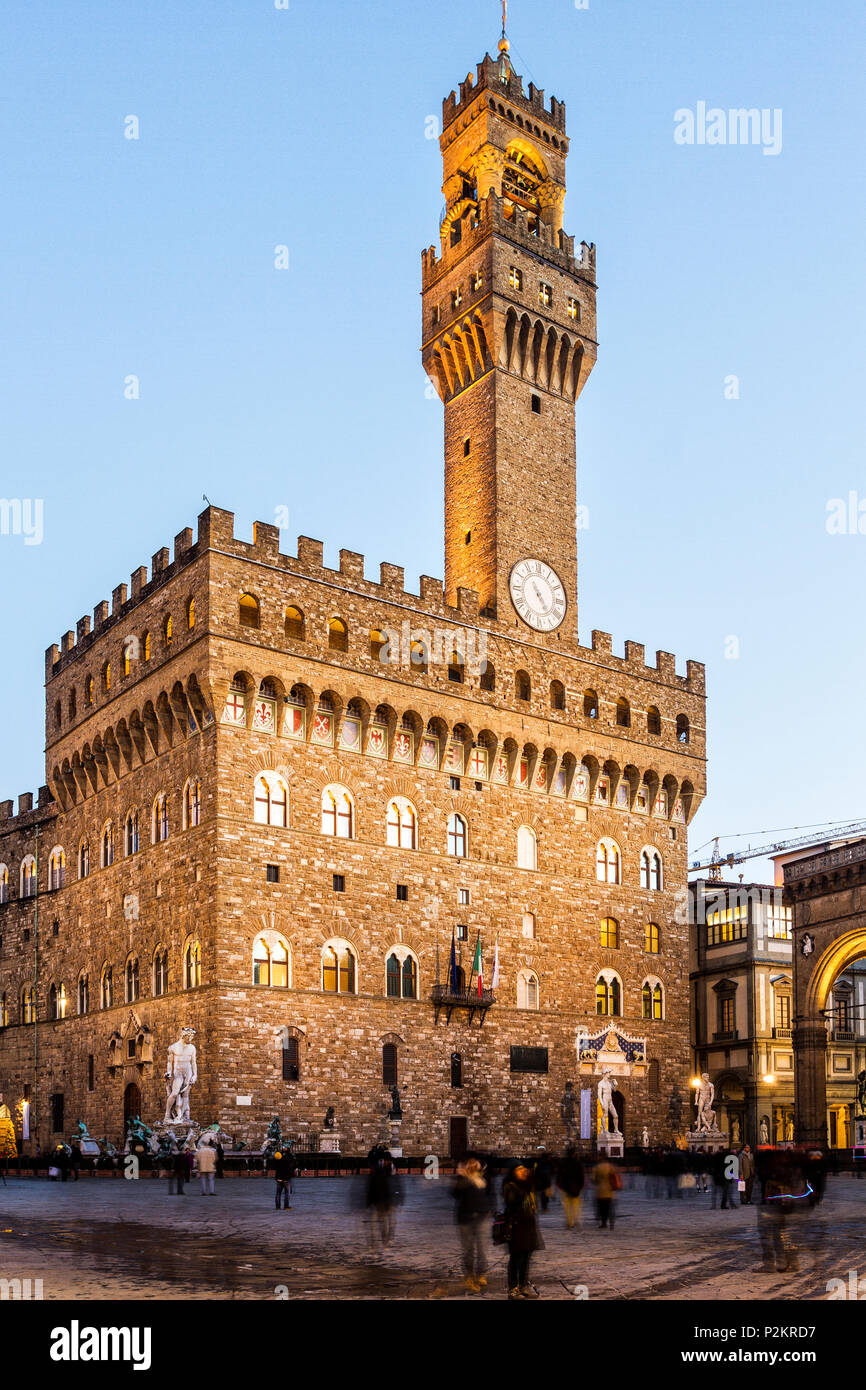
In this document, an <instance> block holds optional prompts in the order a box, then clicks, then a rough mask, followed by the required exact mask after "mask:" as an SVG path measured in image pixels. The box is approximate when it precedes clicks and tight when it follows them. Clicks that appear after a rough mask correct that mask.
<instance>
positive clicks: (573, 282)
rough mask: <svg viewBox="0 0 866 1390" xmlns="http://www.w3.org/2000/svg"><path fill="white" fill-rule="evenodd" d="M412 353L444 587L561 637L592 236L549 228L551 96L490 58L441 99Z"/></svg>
mask: <svg viewBox="0 0 866 1390" xmlns="http://www.w3.org/2000/svg"><path fill="white" fill-rule="evenodd" d="M440 147H441V150H442V158H443V165H444V182H443V192H444V195H445V208H444V211H443V215H442V222H441V226H440V238H441V247H440V250H439V253H438V254H437V253H436V251H435V249H434V248H433V247H430V249H429V250H428V251H425V252H424V253H423V258H422V261H423V264H422V273H423V330H422V339H423V343H422V356H423V362H424V367H425V369H426V371H427V373H428V374H429V376H430V378H431V380H432V382H433V384H434V385H435V387H436V390H437V392H438V393H439V396H440V397H441V399H442V401H443V403H444V406H445V592H446V598H447V600H448V602H450V603H456V600H457V589H458V588H459V587H461V586H462V587H464V588H468V589H475V590H477V592H478V599H479V606H480V608H481V611H482V612H483V613H484V614H486V615H487V616H490V617H495V618H496V619H497V620H498V621H499V622H500V623H503V624H505V625H507V626H508V627H510V628H517V629H519V630H520V632H521V635H522V636H527V637H532V636H533V635H535V636H539V635H544V634H550V635H552V634H554V633H556V635H557V637H565V638H566V639H568V640H571V641H576V640H577V487H576V457H575V428H574V406H575V402H576V400H577V398H578V396H579V395H580V393H581V391H582V390H583V386H584V383H585V381H586V379H587V377H588V376H589V373H590V371H591V370H592V366H593V363H594V362H595V357H596V316H595V292H596V286H595V247H594V246H587V245H586V243H583V244H582V245H581V246H580V247H579V248H578V249H577V253H575V246H574V238H573V237H570V236H568V235H566V233H565V231H564V230H563V226H562V214H563V203H564V200H565V161H566V158H567V155H568V137H567V136H566V131H565V107H564V105H563V103H562V102H560V101H557V100H556V98H555V97H554V98H552V99H551V101H550V104H549V106H548V105H546V103H545V99H544V92H543V91H540V90H539V89H538V88H537V87H535V86H534V84H532V83H530V84H529V88H528V91H527V92H524V90H523V82H522V79H521V78H520V77H518V76H517V74H516V73H515V71H514V69H513V67H512V64H511V60H510V58H509V53H508V41H507V39H506V38H505V36H504V34H503V38H502V40H501V41H500V45H499V56H498V58H496V59H493V58H491V57H490V56H489V55H488V56H486V57H485V58H484V60H483V62H481V63H479V64H478V68H477V71H476V73H475V74H474V75H473V74H471V73H470V75H469V76H468V77H467V78H466V81H465V82H463V83H461V84H460V90H459V94H458V93H454V92H452V93H451V95H450V96H449V97H448V98H446V100H445V102H444V103H443V118H442V135H441V138H440Z"/></svg>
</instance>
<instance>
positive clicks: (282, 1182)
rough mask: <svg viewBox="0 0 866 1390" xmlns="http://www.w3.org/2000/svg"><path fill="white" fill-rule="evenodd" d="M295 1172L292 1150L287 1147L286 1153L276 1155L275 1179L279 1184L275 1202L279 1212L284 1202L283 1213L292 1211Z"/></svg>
mask: <svg viewBox="0 0 866 1390" xmlns="http://www.w3.org/2000/svg"><path fill="white" fill-rule="evenodd" d="M295 1171H296V1167H295V1160H294V1156H293V1154H292V1151H291V1149H290V1148H288V1147H287V1148H286V1151H285V1153H282V1152H280V1151H279V1150H278V1151H277V1153H275V1154H274V1178H275V1179H276V1183H277V1188H276V1192H275V1194H274V1200H275V1203H276V1208H277V1211H279V1209H280V1202H282V1206H283V1211H291V1209H292V1179H293V1178H294V1176H295Z"/></svg>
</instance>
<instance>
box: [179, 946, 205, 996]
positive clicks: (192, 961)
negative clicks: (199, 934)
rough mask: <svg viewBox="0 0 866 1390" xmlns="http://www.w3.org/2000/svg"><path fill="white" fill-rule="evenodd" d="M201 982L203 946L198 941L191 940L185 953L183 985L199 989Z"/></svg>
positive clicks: (185, 987) (186, 987)
mask: <svg viewBox="0 0 866 1390" xmlns="http://www.w3.org/2000/svg"><path fill="white" fill-rule="evenodd" d="M200 984H201V946H200V945H199V944H198V942H197V941H189V942H187V946H186V950H185V951H184V953H183V987H184V989H197V988H198V986H199V985H200Z"/></svg>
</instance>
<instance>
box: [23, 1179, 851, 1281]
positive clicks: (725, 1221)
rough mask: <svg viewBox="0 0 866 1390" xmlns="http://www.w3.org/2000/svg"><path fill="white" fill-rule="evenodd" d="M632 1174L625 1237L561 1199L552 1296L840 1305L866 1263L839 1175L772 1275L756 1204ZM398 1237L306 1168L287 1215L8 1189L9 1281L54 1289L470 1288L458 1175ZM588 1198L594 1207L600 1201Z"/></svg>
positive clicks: (70, 1190)
mask: <svg viewBox="0 0 866 1390" xmlns="http://www.w3.org/2000/svg"><path fill="white" fill-rule="evenodd" d="M648 1182H649V1180H647V1179H644V1178H642V1177H627V1178H626V1189H625V1190H624V1191H623V1193H622V1194H621V1196H620V1200H619V1208H618V1217H617V1224H616V1228H615V1230H614V1231H612V1232H611V1231H602V1230H600V1229H598V1228H597V1226H596V1225H595V1223H594V1221H593V1219H592V1212H591V1208H590V1207H587V1209H586V1210H585V1212H584V1229H583V1230H582V1231H578V1230H574V1231H568V1230H566V1229H565V1225H564V1220H563V1213H562V1208H561V1207H560V1206H559V1204H558V1203H557V1202H552V1203H551V1207H550V1210H549V1211H548V1212H547V1213H545V1214H543V1215H542V1217H541V1230H542V1234H543V1238H544V1243H545V1248H544V1250H543V1251H540V1252H539V1253H538V1254H537V1255H536V1256H535V1257H534V1261H533V1267H532V1278H533V1281H534V1282H535V1284H536V1285H537V1286H538V1288H539V1291H540V1293H541V1296H542V1298H544V1299H571V1298H574V1296H575V1295H574V1288H575V1285H578V1284H581V1285H585V1286H586V1288H587V1291H588V1297H589V1298H590V1299H604V1300H621V1299H671V1300H692V1301H702V1300H716V1299H736V1300H744V1301H751V1300H755V1299H795V1298H796V1299H826V1298H827V1280H828V1279H830V1278H834V1277H835V1278H842V1279H846V1280H847V1277H848V1271H849V1270H851V1269H857V1270H862V1278H863V1281H864V1284H863V1286H864V1287H866V1254H864V1245H863V1236H864V1231H866V1182H864V1181H861V1180H858V1179H856V1178H849V1177H841V1178H831V1179H830V1180H829V1181H828V1185H827V1195H826V1198H825V1200H824V1202H823V1204H822V1205H821V1206H819V1207H818V1208H816V1209H815V1210H814V1211H807V1212H803V1213H802V1214H800V1215H799V1216H798V1219H797V1221H796V1222H795V1223H792V1230H793V1232H794V1240H795V1243H796V1244H797V1246H798V1250H799V1260H800V1272H799V1273H789V1274H784V1275H783V1274H763V1273H759V1272H756V1269H755V1267H756V1265H758V1264H759V1262H760V1246H759V1241H758V1237H757V1231H756V1212H757V1208H755V1207H736V1208H735V1209H734V1210H732V1211H731V1210H726V1211H722V1210H713V1209H712V1208H711V1205H710V1195H709V1194H708V1193H707V1194H703V1193H698V1192H686V1193H683V1194H682V1196H681V1197H680V1198H674V1199H672V1200H669V1199H667V1198H666V1197H664V1196H663V1195H662V1196H660V1197H656V1196H654V1195H653V1194H652V1193H651V1190H650V1188H649V1186H648ZM402 1183H403V1189H404V1201H403V1204H402V1205H401V1206H400V1208H399V1211H398V1215H397V1226H396V1235H395V1238H394V1240H393V1243H392V1244H391V1246H390V1247H389V1248H388V1249H387V1250H386V1251H385V1252H384V1253H383V1254H381V1255H379V1256H373V1255H371V1254H370V1250H369V1231H368V1228H367V1225H366V1221H365V1215H364V1210H363V1195H364V1179H363V1178H360V1179H358V1178H314V1177H304V1178H300V1179H298V1180H297V1181H296V1183H295V1192H294V1196H293V1206H292V1210H291V1211H288V1212H284V1211H281V1212H277V1211H276V1210H275V1208H274V1202H273V1183H272V1182H271V1181H270V1180H269V1179H264V1178H250V1179H245V1178H240V1179H225V1180H224V1181H221V1182H220V1181H218V1182H217V1184H216V1195H215V1196H213V1197H211V1196H207V1197H203V1196H202V1195H201V1193H200V1191H199V1186H198V1182H197V1181H195V1182H193V1183H191V1184H189V1185H188V1187H187V1190H186V1193H185V1194H184V1196H183V1197H177V1196H169V1194H168V1189H167V1184H166V1182H165V1181H164V1180H162V1181H160V1180H159V1179H151V1178H150V1177H149V1176H148V1177H146V1178H142V1179H140V1180H138V1181H126V1180H124V1179H123V1178H122V1177H119V1178H111V1179H87V1178H83V1179H82V1180H81V1181H80V1182H78V1183H77V1184H76V1183H72V1182H68V1183H65V1184H62V1183H56V1182H55V1183H49V1182H48V1181H47V1180H45V1179H28V1178H10V1179H9V1182H8V1186H6V1187H2V1186H0V1279H3V1278H6V1279H12V1278H18V1279H26V1278H30V1279H41V1280H42V1281H43V1297H44V1298H45V1299H46V1300H47V1299H70V1298H71V1299H82V1300H101V1299H128V1298H131V1299H166V1298H180V1299H208V1300H212V1299H258V1300H263V1299H268V1300H273V1299H274V1298H279V1297H288V1298H307V1299H339V1298H352V1299H429V1298H469V1297H471V1295H469V1294H467V1293H466V1292H465V1291H464V1289H463V1287H462V1282H461V1278H460V1267H459V1256H458V1241H457V1234H456V1230H455V1227H454V1216H453V1210H452V1208H453V1202H452V1199H451V1196H450V1179H449V1178H448V1177H443V1178H442V1179H440V1180H438V1181H428V1180H426V1179H424V1178H423V1177H411V1178H403V1179H402ZM585 1205H586V1204H585ZM505 1263H506V1254H505V1252H504V1250H503V1249H502V1248H500V1247H491V1249H490V1265H491V1268H490V1273H489V1278H490V1283H489V1286H488V1288H487V1290H485V1292H484V1293H483V1294H481V1295H476V1297H480V1298H484V1299H502V1298H504V1296H505Z"/></svg>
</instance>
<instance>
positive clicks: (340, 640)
mask: <svg viewBox="0 0 866 1390" xmlns="http://www.w3.org/2000/svg"><path fill="white" fill-rule="evenodd" d="M328 646H329V647H330V649H331V651H332V652H347V651H348V650H349V629H348V628H347V626H346V624H345V623H344V622H343V619H342V618H331V620H330V622H329V623H328Z"/></svg>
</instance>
